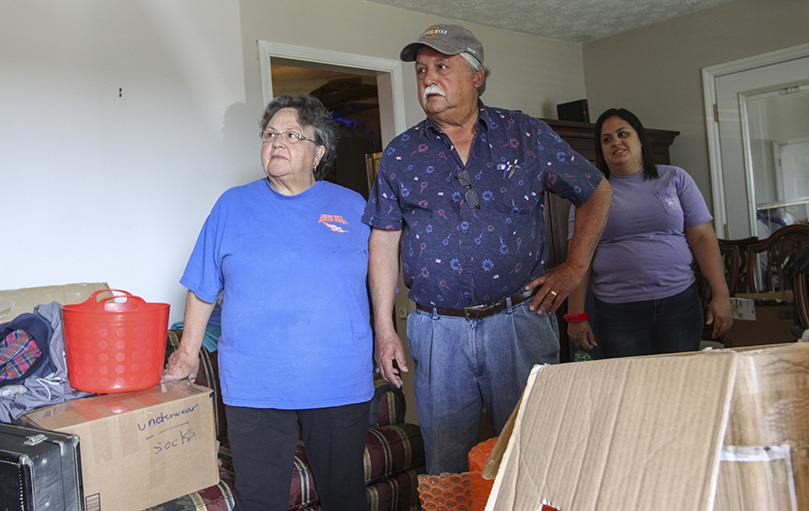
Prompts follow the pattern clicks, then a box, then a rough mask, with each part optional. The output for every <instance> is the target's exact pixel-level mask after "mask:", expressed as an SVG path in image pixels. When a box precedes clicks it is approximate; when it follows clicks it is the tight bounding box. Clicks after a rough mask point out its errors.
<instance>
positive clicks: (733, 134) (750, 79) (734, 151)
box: [714, 57, 809, 239]
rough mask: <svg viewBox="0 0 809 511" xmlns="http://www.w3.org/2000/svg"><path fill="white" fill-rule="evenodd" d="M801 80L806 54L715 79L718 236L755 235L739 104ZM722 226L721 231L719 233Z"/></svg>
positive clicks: (806, 73) (805, 76)
mask: <svg viewBox="0 0 809 511" xmlns="http://www.w3.org/2000/svg"><path fill="white" fill-rule="evenodd" d="M801 81H809V57H802V58H796V59H792V60H788V61H785V62H778V63H775V64H770V65H766V66H760V67H757V68H754V69H749V70H745V71H739V72H736V73H730V74H726V75H723V76H719V77H717V78H716V80H715V88H716V105H717V113H718V122H719V145H720V151H721V163H722V172H721V180H722V186H723V189H724V197H725V201H724V202H725V225H724V226H717V230H719V231H720V232H719V235H720V237H724V238H727V239H739V238H746V237H749V236H755V235H757V227H756V198H755V181H754V177H753V169H752V162H750V154H749V144H748V143H746V142H745V136H744V135H745V131H746V124H745V122H746V121H745V119H744V118H743V112H742V106H741V105H742V104H743V101H742V99H743V97H744V95H745V94H751V93H754V92H756V91H764V90H775V89H778V88H779V87H783V88H788V87H789V86H793V85H794V84H795V83H799V82H801ZM716 206H717V205H714V207H715V208H716ZM723 227H724V233H722V232H721V231H722V228H723ZM723 234H724V236H723Z"/></svg>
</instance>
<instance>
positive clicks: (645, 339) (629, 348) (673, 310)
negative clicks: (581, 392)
mask: <svg viewBox="0 0 809 511" xmlns="http://www.w3.org/2000/svg"><path fill="white" fill-rule="evenodd" d="M595 311H596V323H597V325H598V327H597V328H598V334H597V335H598V345H599V346H600V347H601V351H602V353H603V354H604V357H606V358H615V357H632V356H636V355H652V354H658V353H677V352H681V351H696V350H698V349H699V342H700V339H701V338H702V328H703V324H702V323H703V313H702V301H701V300H700V298H699V293H698V291H697V285H696V284H692V285H691V286H689V287H688V288H687V289H686V290H685V291H683V292H681V293H679V294H676V295H674V296H670V297H668V298H661V299H658V300H646V301H642V302H630V303H608V302H603V301H601V300H599V299H598V298H596V299H595Z"/></svg>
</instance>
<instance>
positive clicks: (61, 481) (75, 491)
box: [0, 423, 84, 511]
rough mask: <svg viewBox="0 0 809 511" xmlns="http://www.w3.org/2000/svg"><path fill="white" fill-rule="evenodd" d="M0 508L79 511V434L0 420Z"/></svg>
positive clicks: (6, 510)
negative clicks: (4, 422) (0, 421)
mask: <svg viewBox="0 0 809 511" xmlns="http://www.w3.org/2000/svg"><path fill="white" fill-rule="evenodd" d="M0 510H2V511H45V510H47V511H83V510H84V495H83V493H82V483H81V461H80V454H79V437H78V436H76V435H69V434H66V433H58V432H56V431H48V430H44V429H39V428H32V427H28V426H17V425H14V424H2V423H0Z"/></svg>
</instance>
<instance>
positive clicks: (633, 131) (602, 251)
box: [568, 109, 733, 357]
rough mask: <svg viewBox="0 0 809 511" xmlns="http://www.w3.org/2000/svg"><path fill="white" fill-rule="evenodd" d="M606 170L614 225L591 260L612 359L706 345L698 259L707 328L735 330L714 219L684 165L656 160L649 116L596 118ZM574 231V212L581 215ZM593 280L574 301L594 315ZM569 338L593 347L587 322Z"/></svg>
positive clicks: (614, 113) (573, 325)
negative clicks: (707, 293)
mask: <svg viewBox="0 0 809 511" xmlns="http://www.w3.org/2000/svg"><path fill="white" fill-rule="evenodd" d="M595 133H596V139H595V149H596V166H597V167H598V168H599V169H600V170H601V171H602V172H603V173H604V174H605V175H606V176H607V178H608V179H609V181H610V184H611V185H612V188H613V190H614V195H613V199H612V207H611V209H610V214H609V218H608V219H607V225H606V227H605V229H604V233H603V235H602V237H601V240H600V241H599V243H598V247H597V248H596V252H595V256H594V257H593V263H592V266H591V271H592V290H593V296H594V302H595V320H596V325H597V330H598V341H599V345H600V347H601V350H602V352H603V354H604V356H606V357H622V356H634V355H647V354H653V353H673V352H679V351H693V350H697V349H699V343H700V339H701V337H702V332H703V307H702V303H701V301H700V296H699V293H698V290H697V285H696V277H695V275H694V271H693V269H692V262H693V261H694V260H696V262H697V264H698V265H699V268H700V271H701V272H702V273H703V274H704V275H705V276H706V278H707V279H708V282H709V284H710V286H711V296H712V298H711V303H710V304H709V305H708V311H707V318H705V324H707V325H712V336H713V337H714V338H717V337H719V336H721V335H722V334H724V333H725V332H726V331H727V330H728V329H729V328H730V326H731V324H732V322H733V320H732V318H731V309H730V300H729V295H728V288H727V284H726V282H725V276H724V270H723V268H722V262H721V258H720V254H719V244H718V243H717V240H716V234H715V232H714V230H713V227H712V226H711V220H713V218H712V216H711V214H710V212H709V211H708V208H707V206H706V205H705V200H704V199H703V197H702V195H701V194H700V191H699V189H698V188H697V186H696V183H694V180H693V179H692V178H691V176H689V175H688V174H687V173H686V172H685V171H684V170H683V169H681V168H679V167H674V166H671V165H656V164H655V163H654V161H653V159H652V152H651V150H650V147H651V146H650V145H649V142H648V140H647V138H646V131H645V129H644V128H643V125H642V124H641V122H640V120H638V118H637V117H636V116H635V115H634V114H632V113H631V112H629V111H627V110H625V109H610V110H607V111H606V112H604V113H603V114H601V116H600V117H599V118H598V121H596V127H595ZM570 218H571V220H570V222H571V229H570V232H573V229H572V223H573V214H572V212H571V217H570ZM589 281H590V278H589V276H586V277H585V278H584V279H582V284H581V285H580V286H579V287H578V289H576V291H574V292H573V293H571V295H570V296H569V298H568V300H569V301H568V312H569V313H570V314H577V313H581V312H583V311H584V303H585V296H586V294H587V286H588V282H589ZM568 335H569V337H570V339H571V340H572V341H573V343H574V344H575V345H576V346H577V347H578V348H581V349H585V350H588V351H589V350H591V349H592V348H593V347H595V345H596V341H595V336H594V335H593V331H592V329H591V327H590V324H589V322H588V321H587V320H584V321H575V322H570V323H569V324H568Z"/></svg>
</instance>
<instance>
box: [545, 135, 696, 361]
mask: <svg viewBox="0 0 809 511" xmlns="http://www.w3.org/2000/svg"><path fill="white" fill-rule="evenodd" d="M543 120H544V121H545V122H546V123H548V125H549V126H550V127H551V129H553V131H555V132H556V133H557V134H558V135H559V136H560V137H562V139H564V141H565V142H567V143H568V144H570V147H571V148H573V150H574V151H576V152H577V153H579V154H581V155H582V156H584V157H585V158H587V159H588V160H590V161H591V162H593V163H594V162H595V145H594V144H595V125H594V124H590V123H586V122H573V121H558V120H555V119H543ZM679 134H680V132H679V131H668V130H653V129H647V130H646V135H647V137H648V138H649V144H650V145H651V146H652V147H651V149H652V154H653V155H654V157H655V161H656V162H657V163H661V164H669V163H671V159H670V157H669V147H670V146H671V144H672V143H673V142H674V138H675V137H676V136H677V135H679ZM569 213H570V202H568V201H567V200H566V199H562V198H560V197H557V196H556V195H553V194H550V193H546V194H545V230H546V236H547V242H548V244H549V256H548V267H549V268H552V267H554V266H557V265H559V264H561V263H562V262H564V260H565V257H567V234H568V229H567V224H568V214H569ZM566 312H567V304H565V305H563V306H562V307H561V308H560V309H559V311H557V319H558V320H559V334H560V342H561V352H560V360H562V361H563V362H566V361H568V360H570V350H569V348H568V342H567V325H566V323H565V322H564V320H563V319H562V316H563V315H564V314H565V313H566Z"/></svg>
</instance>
